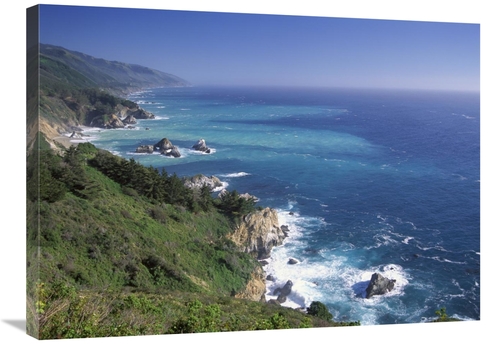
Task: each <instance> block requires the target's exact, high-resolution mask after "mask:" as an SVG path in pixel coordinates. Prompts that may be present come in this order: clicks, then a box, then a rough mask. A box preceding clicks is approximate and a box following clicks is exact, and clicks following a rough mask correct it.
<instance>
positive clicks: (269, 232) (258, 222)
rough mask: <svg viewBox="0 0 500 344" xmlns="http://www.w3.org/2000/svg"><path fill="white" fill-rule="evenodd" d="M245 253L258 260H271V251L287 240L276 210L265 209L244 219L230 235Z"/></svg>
mask: <svg viewBox="0 0 500 344" xmlns="http://www.w3.org/2000/svg"><path fill="white" fill-rule="evenodd" d="M229 239H231V240H232V241H233V242H235V243H236V245H237V246H238V247H240V249H241V250H242V251H243V252H246V253H249V254H251V255H253V256H254V257H256V258H257V259H266V258H269V256H270V254H271V249H272V248H273V247H274V246H278V245H281V244H282V243H283V240H284V239H285V234H284V233H283V231H282V229H281V227H280V225H279V222H278V213H277V212H276V210H275V209H272V208H265V209H262V210H260V211H255V212H253V213H251V214H248V215H246V216H245V217H243V219H242V221H241V223H240V225H239V226H238V227H237V228H236V230H235V231H234V232H233V233H231V234H230V235H229Z"/></svg>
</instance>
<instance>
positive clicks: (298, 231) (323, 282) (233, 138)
mask: <svg viewBox="0 0 500 344" xmlns="http://www.w3.org/2000/svg"><path fill="white" fill-rule="evenodd" d="M129 99H130V100H133V101H135V102H137V103H138V104H139V105H140V106H141V107H142V108H144V109H145V110H147V111H150V112H152V113H153V114H154V115H155V116H156V118H155V119H153V120H139V121H138V123H137V125H135V127H134V128H133V129H111V130H100V129H95V128H93V129H91V130H89V131H87V132H86V134H87V135H90V136H89V137H87V139H88V140H90V141H91V142H92V143H93V144H95V145H96V146H97V147H99V148H103V149H106V150H109V151H111V152H113V153H114V154H117V155H119V156H122V157H124V158H127V159H129V158H133V159H135V160H136V161H138V162H140V163H142V164H144V165H146V166H150V165H151V166H154V167H157V168H159V169H162V168H165V170H166V171H167V172H168V173H169V174H173V173H175V174H177V175H178V176H192V175H195V174H199V173H201V174H205V175H209V176H210V175H215V176H217V177H219V178H220V179H221V180H222V181H223V182H224V183H225V186H226V188H227V189H228V190H233V189H236V190H238V192H240V193H250V194H252V195H254V196H256V197H258V199H259V202H258V203H257V205H260V206H262V207H272V208H275V209H276V210H278V212H279V218H280V224H283V225H288V226H289V228H290V229H291V231H290V233H289V237H288V238H287V239H286V240H285V242H284V244H283V245H281V246H279V247H275V248H274V249H273V251H272V254H271V257H270V258H269V259H268V263H269V264H268V265H266V266H265V269H266V272H267V273H268V274H270V275H272V276H273V278H274V280H273V281H267V287H268V293H267V295H266V297H267V298H268V299H272V298H276V296H274V295H273V291H274V289H275V288H277V287H282V286H283V285H284V284H285V283H286V282H287V281H288V280H291V281H292V282H293V287H292V293H291V294H290V295H289V296H288V299H287V301H286V302H285V303H284V304H283V306H286V307H294V308H295V307H302V308H303V307H307V306H309V304H310V303H311V302H312V301H320V302H322V303H324V304H325V305H326V306H327V307H328V309H329V311H330V312H331V313H332V314H333V316H334V320H337V321H355V320H359V321H360V322H361V324H362V325H377V324H397V323H420V322H426V321H429V320H431V319H434V318H436V314H435V312H436V310H438V309H440V308H442V307H445V308H446V313H447V314H448V316H453V317H456V318H459V319H462V320H479V319H480V102H479V94H478V93H459V92H444V91H410V90H356V89H327V88H307V89H306V88H304V89H302V88H292V87H290V88H286V87H281V88H279V87H274V88H273V87H267V88H262V87H260V88H257V87H186V88H158V89H148V90H145V91H143V92H138V93H134V94H130V96H129ZM164 137H166V138H168V139H169V140H170V141H171V142H172V143H173V144H174V145H175V146H177V147H178V148H179V150H180V152H181V154H182V157H180V158H169V157H165V156H163V155H160V154H156V153H154V154H151V155H148V154H137V153H135V149H136V148H137V147H138V146H139V145H144V144H155V143H157V142H158V141H160V140H161V139H162V138H164ZM201 138H203V139H204V140H205V141H206V143H207V145H208V146H209V147H210V148H211V149H212V150H211V153H210V154H201V153H199V152H195V151H193V150H192V149H191V147H192V146H193V145H194V144H195V143H196V142H197V141H198V140H199V139H201ZM289 258H295V259H297V260H298V261H299V263H298V264H295V265H291V264H288V260H289ZM374 272H380V273H382V274H383V275H384V276H386V277H389V278H392V279H395V280H396V283H395V287H394V289H393V290H392V291H391V292H389V293H387V294H385V295H383V296H375V297H372V298H370V299H366V298H364V292H365V289H366V287H367V285H368V282H369V280H370V278H371V275H372V274H373V273H374Z"/></svg>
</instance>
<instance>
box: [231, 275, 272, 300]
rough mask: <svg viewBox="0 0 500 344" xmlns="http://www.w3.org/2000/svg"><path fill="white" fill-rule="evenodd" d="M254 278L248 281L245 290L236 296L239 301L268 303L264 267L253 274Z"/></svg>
mask: <svg viewBox="0 0 500 344" xmlns="http://www.w3.org/2000/svg"><path fill="white" fill-rule="evenodd" d="M251 276H252V278H251V279H250V281H248V283H247V285H246V287H245V290H243V291H241V292H239V293H237V294H236V295H235V297H236V298H238V299H245V300H251V301H259V302H266V281H265V277H264V276H265V273H264V270H263V269H262V267H257V269H256V270H255V271H254V272H252V275H251Z"/></svg>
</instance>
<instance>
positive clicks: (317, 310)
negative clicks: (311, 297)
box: [307, 301, 333, 321]
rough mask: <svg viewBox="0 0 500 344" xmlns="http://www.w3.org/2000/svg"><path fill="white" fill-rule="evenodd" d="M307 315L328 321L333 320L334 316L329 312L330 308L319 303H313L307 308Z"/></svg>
mask: <svg viewBox="0 0 500 344" xmlns="http://www.w3.org/2000/svg"><path fill="white" fill-rule="evenodd" d="M307 314H310V315H313V316H316V317H318V318H321V319H323V320H327V321H330V320H332V318H333V315H332V313H330V312H329V311H328V308H327V307H326V306H325V305H324V304H323V303H321V302H319V301H313V302H311V305H310V306H309V307H307Z"/></svg>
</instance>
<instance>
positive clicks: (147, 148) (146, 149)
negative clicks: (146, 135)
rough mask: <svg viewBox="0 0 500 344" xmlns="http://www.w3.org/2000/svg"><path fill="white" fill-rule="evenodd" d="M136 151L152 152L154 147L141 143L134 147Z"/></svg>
mask: <svg viewBox="0 0 500 344" xmlns="http://www.w3.org/2000/svg"><path fill="white" fill-rule="evenodd" d="M135 152H136V153H149V154H151V153H153V152H154V147H153V145H141V146H139V147H137V148H136V149H135Z"/></svg>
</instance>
